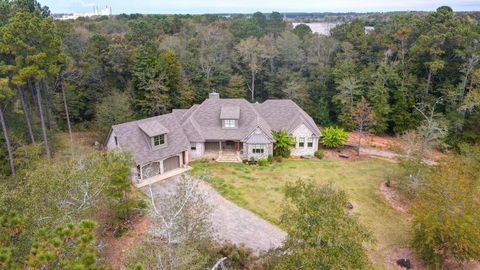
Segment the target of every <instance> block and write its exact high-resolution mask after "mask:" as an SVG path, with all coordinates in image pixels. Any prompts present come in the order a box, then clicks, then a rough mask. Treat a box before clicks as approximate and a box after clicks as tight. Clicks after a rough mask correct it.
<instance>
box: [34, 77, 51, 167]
mask: <svg viewBox="0 0 480 270" xmlns="http://www.w3.org/2000/svg"><path fill="white" fill-rule="evenodd" d="M35 88H36V90H37V103H38V104H37V105H38V111H39V113H40V124H41V125H42V135H43V145H44V146H45V154H47V157H48V158H50V148H48V139H47V128H46V127H45V119H43V109H42V98H41V93H40V84H39V83H38V82H35Z"/></svg>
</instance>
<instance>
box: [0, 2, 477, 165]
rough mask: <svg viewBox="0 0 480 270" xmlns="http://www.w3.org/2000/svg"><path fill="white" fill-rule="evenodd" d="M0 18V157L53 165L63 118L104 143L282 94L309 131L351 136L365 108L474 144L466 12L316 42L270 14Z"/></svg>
mask: <svg viewBox="0 0 480 270" xmlns="http://www.w3.org/2000/svg"><path fill="white" fill-rule="evenodd" d="M2 10H4V11H5V12H2V13H3V14H4V15H3V17H2V20H1V24H2V25H1V27H2V39H1V48H2V50H1V52H2V54H1V56H2V69H1V71H2V75H3V78H4V79H3V83H2V85H3V87H2V89H5V90H2V108H3V110H2V112H3V115H4V117H3V118H5V121H4V122H5V126H6V130H7V131H8V132H7V133H8V134H6V135H9V136H8V137H9V139H8V140H9V143H3V144H2V151H1V153H2V156H3V157H5V158H3V159H2V160H4V161H8V160H11V159H12V158H13V159H14V156H15V155H14V152H15V151H16V149H17V148H18V147H19V146H21V145H23V144H27V143H33V142H39V141H42V142H43V144H44V149H45V150H44V151H45V154H46V155H47V156H48V155H50V152H51V149H50V148H52V147H53V148H54V147H55V142H54V141H52V135H53V134H54V133H55V132H56V131H59V130H67V126H69V124H70V123H68V120H69V121H71V122H72V124H73V125H74V126H76V127H85V128H90V127H96V130H99V131H100V132H99V133H98V134H97V139H98V140H99V141H102V140H103V139H104V136H105V134H106V132H107V131H108V127H109V126H110V125H111V124H113V123H118V122H122V121H126V120H130V119H132V118H139V117H147V116H153V115H158V114H163V113H167V112H169V111H171V109H173V108H186V107H189V106H191V105H192V104H193V103H199V102H202V101H203V100H204V99H205V97H206V96H207V93H208V92H209V91H211V90H212V89H215V90H216V91H218V92H219V93H220V94H221V95H222V96H223V97H243V98H247V99H249V100H251V101H252V102H262V101H264V100H266V99H275V98H290V99H293V100H294V101H295V102H297V103H298V104H300V106H302V107H303V108H304V109H305V110H306V111H307V112H308V113H309V114H310V115H312V116H313V118H314V120H315V121H316V122H317V124H319V125H321V126H328V125H333V124H334V125H339V126H341V127H344V128H345V129H347V130H353V129H355V127H356V123H355V119H354V116H353V114H354V111H355V108H356V105H357V103H358V102H360V101H361V100H363V99H365V100H366V102H368V104H369V106H370V107H371V108H372V110H373V113H374V116H375V122H374V123H372V124H371V125H370V128H371V130H372V131H373V132H375V133H388V134H402V133H404V132H406V131H408V130H411V129H417V128H419V127H421V126H422V125H426V123H428V125H430V127H429V128H427V131H425V132H427V133H428V132H437V133H440V135H439V137H438V140H437V141H438V144H439V145H441V146H442V147H445V148H449V147H455V146H456V145H457V144H458V142H461V141H465V142H469V143H473V142H475V141H476V140H478V134H479V129H480V127H479V125H478V122H479V121H480V113H479V112H478V108H477V107H478V105H479V96H480V93H479V91H480V90H479V87H480V71H479V67H478V66H479V65H478V64H479V61H480V60H479V56H478V52H479V46H480V45H479V41H478V40H479V26H478V23H477V18H476V17H475V16H476V14H475V13H472V14H471V16H469V15H468V14H463V13H462V14H460V15H456V14H455V13H454V12H453V11H452V10H451V9H450V8H449V7H441V8H439V9H438V10H437V11H436V12H432V13H392V14H390V16H389V17H388V20H387V21H386V22H385V20H382V21H379V22H378V25H376V27H375V30H374V31H373V32H370V33H369V34H366V33H365V30H364V24H365V23H364V22H362V21H361V20H360V19H354V20H352V21H351V22H349V23H346V24H341V25H338V26H337V27H335V28H334V29H333V30H332V35H331V36H321V35H318V34H314V33H312V32H311V31H310V29H309V27H308V26H306V25H298V26H297V27H296V28H295V29H292V26H291V24H290V23H289V22H287V21H284V20H283V17H282V16H281V14H280V13H277V12H273V13H271V14H262V13H259V12H257V13H255V14H253V15H252V16H242V15H238V16H234V17H232V18H225V17H222V16H216V15H198V16H193V15H172V16H167V15H140V14H132V15H124V14H122V15H117V16H113V17H100V18H96V19H86V18H80V19H78V20H75V21H54V20H53V19H52V18H50V17H49V11H48V8H46V7H41V5H40V4H38V3H36V2H29V1H13V2H5V1H3V2H2ZM27 25H28V26H31V27H26V26H27ZM13 37H15V38H13ZM115 104H117V106H115ZM118 104H122V105H121V106H118ZM66 109H67V110H66ZM67 112H68V117H67ZM13 119H15V121H13ZM5 138H6V136H3V138H2V139H3V140H4V141H6V139H5ZM5 145H10V146H9V147H6V146H5ZM9 149H10V150H9ZM2 168H3V169H2V171H3V173H4V174H9V165H8V163H6V162H2Z"/></svg>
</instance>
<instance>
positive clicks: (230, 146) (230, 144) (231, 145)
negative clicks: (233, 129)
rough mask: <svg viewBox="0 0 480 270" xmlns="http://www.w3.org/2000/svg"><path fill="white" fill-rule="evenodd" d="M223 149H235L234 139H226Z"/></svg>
mask: <svg viewBox="0 0 480 270" xmlns="http://www.w3.org/2000/svg"><path fill="white" fill-rule="evenodd" d="M224 149H225V150H235V142H234V141H226V142H225V145H224Z"/></svg>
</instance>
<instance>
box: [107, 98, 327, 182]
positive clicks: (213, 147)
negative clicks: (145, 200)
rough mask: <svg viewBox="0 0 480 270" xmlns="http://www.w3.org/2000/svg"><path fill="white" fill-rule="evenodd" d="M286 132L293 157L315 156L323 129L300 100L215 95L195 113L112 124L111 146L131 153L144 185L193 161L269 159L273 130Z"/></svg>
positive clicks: (175, 112) (188, 111) (196, 107)
mask: <svg viewBox="0 0 480 270" xmlns="http://www.w3.org/2000/svg"><path fill="white" fill-rule="evenodd" d="M282 129H284V130H286V131H287V132H288V133H289V134H290V135H291V136H292V137H294V138H295V141H296V146H295V148H293V149H292V151H291V154H292V155H294V156H306V155H313V154H314V153H315V151H316V150H317V149H318V139H319V137H320V135H321V134H320V130H319V129H318V127H317V126H316V124H315V122H314V121H313V119H312V118H311V117H310V116H309V115H308V114H307V113H305V111H303V110H302V109H301V108H300V107H299V106H298V105H297V104H295V102H293V101H291V100H287V99H284V100H267V101H265V102H263V103H255V104H252V103H250V102H248V101H247V100H245V99H222V98H220V95H219V94H218V93H215V92H213V93H210V94H209V98H208V99H206V100H205V101H204V102H202V103H201V104H195V105H193V106H192V107H191V108H190V109H174V110H173V111H172V113H169V114H165V115H160V116H155V117H151V118H147V119H142V120H138V121H132V122H128V123H123V124H119V125H114V126H112V128H111V129H110V132H109V134H108V136H107V139H106V147H107V149H115V148H120V149H122V150H126V151H129V152H131V153H132V155H133V159H134V161H135V162H136V164H137V166H136V170H135V175H136V176H135V182H137V183H140V182H142V181H144V180H146V179H149V178H152V177H158V176H162V175H167V174H168V175H171V174H174V173H175V172H181V171H182V168H186V167H188V162H189V161H190V160H194V159H200V158H205V157H208V158H213V159H215V160H217V161H219V162H222V161H223V162H240V161H242V160H243V159H252V158H253V159H256V160H258V159H262V158H267V157H268V155H271V154H273V145H274V143H275V140H274V138H273V136H272V131H275V130H282Z"/></svg>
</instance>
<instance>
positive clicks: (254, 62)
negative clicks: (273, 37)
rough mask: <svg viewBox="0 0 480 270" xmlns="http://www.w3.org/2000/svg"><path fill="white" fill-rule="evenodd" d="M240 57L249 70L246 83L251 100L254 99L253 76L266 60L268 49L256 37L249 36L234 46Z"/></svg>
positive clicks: (254, 76)
mask: <svg viewBox="0 0 480 270" xmlns="http://www.w3.org/2000/svg"><path fill="white" fill-rule="evenodd" d="M236 49H237V51H238V52H239V54H240V57H241V59H242V60H243V62H244V63H245V65H247V66H248V68H249V70H250V78H251V80H250V84H249V85H247V86H248V89H249V90H250V94H251V99H252V101H254V100H255V78H256V75H257V73H258V72H259V71H260V69H261V68H262V66H263V64H264V63H265V61H267V59H268V57H267V54H268V50H267V48H266V47H265V45H264V44H263V43H261V42H259V40H258V39H257V38H254V37H249V38H247V39H244V40H242V41H240V43H239V44H238V45H237V46H236Z"/></svg>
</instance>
